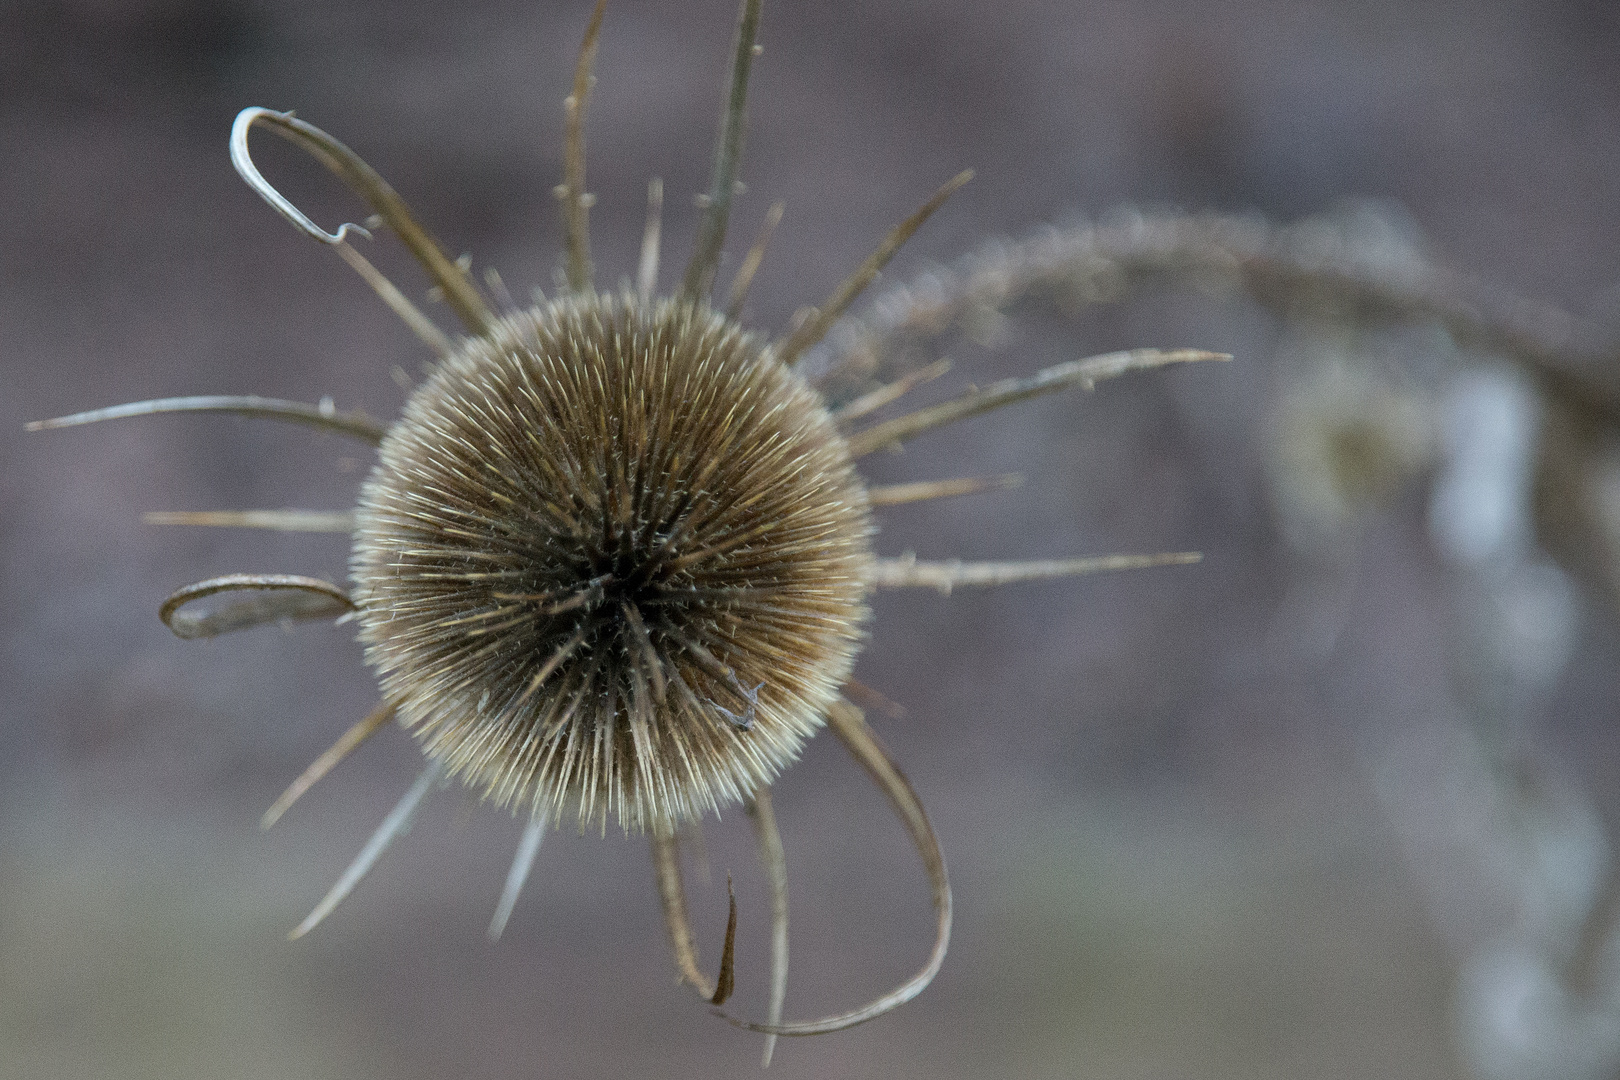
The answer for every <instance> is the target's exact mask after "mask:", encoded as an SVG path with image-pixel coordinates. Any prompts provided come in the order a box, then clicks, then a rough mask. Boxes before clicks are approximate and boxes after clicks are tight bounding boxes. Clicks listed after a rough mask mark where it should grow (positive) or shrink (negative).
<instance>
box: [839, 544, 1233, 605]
mask: <svg viewBox="0 0 1620 1080" xmlns="http://www.w3.org/2000/svg"><path fill="white" fill-rule="evenodd" d="M1203 557H1204V556H1203V555H1202V554H1201V553H1199V552H1196V551H1174V552H1166V553H1164V554H1162V555H1096V556H1091V557H1088V558H1083V559H1040V560H1032V561H1030V562H970V563H965V562H960V561H957V560H955V559H952V560H950V561H947V562H918V561H917V560H916V559H915V558H914V557H911V556H904V557H901V558H898V559H874V560H872V571H871V575H870V576H869V577H868V578H867V582H868V583H869V584H870V585H871V586H872V587H873V588H875V589H904V588H925V589H937V590H939V591H940V592H941V593H944V594H945V595H947V596H949V595H950V592H951V590H952V589H954V588H956V587H957V586H959V585H1011V584H1013V583H1014V582H1019V581H1041V580H1043V579H1046V578H1058V577H1076V576H1079V575H1081V574H1100V573H1106V572H1108V571H1113V570H1145V569H1147V568H1148V567H1151V566H1184V565H1186V564H1188V563H1195V562H1199V561H1200V560H1202V559H1203Z"/></svg>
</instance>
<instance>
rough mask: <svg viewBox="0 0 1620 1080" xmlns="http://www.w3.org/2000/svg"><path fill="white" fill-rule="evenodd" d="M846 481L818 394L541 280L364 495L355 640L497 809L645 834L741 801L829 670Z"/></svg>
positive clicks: (732, 338) (847, 515)
mask: <svg viewBox="0 0 1620 1080" xmlns="http://www.w3.org/2000/svg"><path fill="white" fill-rule="evenodd" d="M870 532H871V526H870V522H869V516H868V510H867V501H866V496H865V492H864V489H863V488H862V486H861V483H860V481H859V479H858V478H857V476H856V474H855V472H854V470H853V468H852V466H851V465H850V460H849V454H848V451H847V449H846V448H845V445H844V441H843V439H842V438H841V437H840V436H839V435H838V433H837V430H836V428H835V427H834V425H833V423H832V421H831V420H830V418H829V417H828V415H827V413H826V411H825V409H824V408H823V407H822V405H821V402H820V399H819V397H817V395H815V394H814V392H812V391H810V390H809V389H807V388H806V387H805V386H804V384H803V383H802V382H801V381H800V380H799V379H798V378H797V377H796V376H794V375H793V374H792V373H791V372H789V371H787V370H786V369H784V368H783V367H782V366H781V365H779V364H777V363H775V362H774V361H772V360H771V359H770V358H769V357H768V356H766V355H764V354H763V350H762V347H761V344H760V343H759V342H758V341H756V340H755V339H754V338H753V337H751V336H749V335H747V334H745V333H743V332H742V331H740V330H739V329H738V328H737V326H736V324H735V323H732V322H730V321H729V320H726V319H724V318H723V317H721V316H719V315H718V314H715V313H713V312H711V311H709V309H708V308H707V307H704V306H694V305H691V304H686V303H678V302H675V301H663V302H660V303H658V304H656V305H654V306H652V307H650V308H649V307H642V306H641V305H639V304H637V303H635V302H634V301H632V300H629V299H621V298H610V297H606V296H595V295H589V296H585V297H565V298H563V299H560V300H557V301H554V302H552V303H551V304H549V305H547V306H546V307H544V308H541V309H535V310H532V311H529V312H527V313H523V314H521V315H516V316H513V317H511V318H508V319H505V320H503V321H502V322H501V324H500V325H499V326H498V327H497V329H496V330H495V332H494V333H493V334H492V335H491V336H490V337H488V338H485V339H478V340H473V341H470V342H468V343H466V344H465V345H464V346H463V348H462V349H461V351H459V352H458V353H457V354H456V355H454V356H453V357H451V359H450V360H449V361H448V362H446V363H445V364H444V365H443V366H442V367H441V368H440V370H439V371H438V373H437V374H435V375H434V377H433V378H431V379H429V380H428V382H426V383H425V384H423V386H422V387H421V388H420V389H419V390H418V392H417V393H416V395H415V396H414V397H413V398H412V399H411V401H410V403H409V404H408V405H407V406H406V409H405V414H404V417H403V419H402V420H401V421H400V422H399V423H398V424H396V425H395V426H394V428H392V429H391V431H390V433H389V436H388V438H387V440H386V441H385V442H384V444H383V448H382V455H381V463H380V464H379V465H378V467H377V469H376V471H375V472H374V473H373V475H372V477H371V479H370V480H369V482H368V483H367V485H366V488H365V491H364V493H363V495H362V498H361V508H360V513H359V528H358V530H357V534H356V545H355V552H354V557H353V572H354V578H355V585H356V590H355V591H356V596H357V602H358V603H359V604H360V606H361V613H360V616H359V619H360V623H361V627H362V630H361V637H362V639H363V640H364V641H365V642H366V644H367V659H368V661H369V662H370V663H371V664H372V666H373V667H375V668H376V669H377V670H378V671H379V673H380V674H381V675H382V679H383V688H384V693H385V694H386V695H387V696H388V698H389V699H390V700H396V701H398V702H399V706H400V717H401V720H402V722H403V723H404V724H405V725H406V726H407V727H408V728H410V729H411V730H413V731H414V732H415V733H416V735H417V736H418V738H419V739H420V740H421V741H422V743H423V748H424V750H425V751H426V752H427V753H428V754H429V756H431V757H434V758H437V759H442V760H443V761H445V763H446V764H447V766H448V767H449V769H450V772H451V773H452V774H453V775H457V776H460V777H462V778H463V779H464V780H466V781H467V782H469V783H471V784H473V785H474V786H476V787H481V788H482V789H483V790H484V792H485V793H486V794H487V795H488V796H489V797H491V798H493V799H495V800H496V801H497V802H499V803H502V804H507V805H521V806H525V807H527V808H529V809H530V810H531V812H532V813H534V814H536V815H539V814H549V815H551V816H552V817H553V818H554V819H555V818H558V817H561V816H563V815H565V814H566V815H569V816H573V817H576V818H577V819H578V821H579V824H580V826H581V827H585V826H587V825H589V824H594V823H601V824H602V825H604V826H605V823H606V819H607V818H608V817H610V816H611V817H616V818H617V819H618V820H619V822H620V823H621V824H622V825H623V826H624V827H625V828H626V829H629V830H634V831H644V830H648V829H657V830H663V829H666V828H669V827H672V826H673V825H674V824H676V823H678V822H680V821H683V820H688V819H692V818H695V817H697V816H699V815H701V814H702V813H704V812H705V811H707V810H711V809H718V808H719V807H720V806H722V805H725V804H728V803H734V802H737V801H740V800H742V799H744V798H747V797H748V796H749V795H750V794H751V793H752V792H754V791H755V790H756V789H757V788H759V787H760V786H761V785H762V784H766V783H769V782H770V780H771V779H772V778H774V777H775V775H776V774H777V773H778V772H779V771H780V770H781V769H782V768H783V767H784V766H785V765H787V764H788V763H789V762H790V761H792V760H793V758H794V757H795V756H796V755H797V753H798V750H799V746H800V745H801V743H802V742H803V741H804V739H805V738H807V737H808V736H809V735H811V734H812V733H813V732H814V731H815V730H816V729H817V728H818V727H819V726H820V725H821V723H822V718H823V714H824V713H825V710H826V709H827V707H828V706H829V705H830V704H831V703H832V702H833V701H834V700H835V699H836V695H837V690H838V687H839V686H840V684H841V683H842V682H843V681H844V679H845V678H846V677H847V676H848V674H849V670H850V667H851V665H852V663H853V658H854V654H855V652H856V649H857V647H858V645H859V641H860V627H861V623H862V621H863V619H864V617H865V614H866V610H865V607H864V604H863V602H862V597H863V594H864V590H865V575H866V574H867V572H868V568H869V566H870V563H871V557H870V553H869V549H868V539H869V535H870Z"/></svg>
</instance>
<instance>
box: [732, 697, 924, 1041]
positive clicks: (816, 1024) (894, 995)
mask: <svg viewBox="0 0 1620 1080" xmlns="http://www.w3.org/2000/svg"><path fill="white" fill-rule="evenodd" d="M827 726H828V727H830V728H831V729H832V731H833V734H835V735H837V736H838V738H839V740H840V741H841V742H842V743H843V744H844V747H845V748H846V749H847V750H848V751H849V752H850V753H851V754H852V755H854V757H855V760H856V761H858V762H860V763H861V766H862V767H863V768H865V769H866V771H867V773H868V774H869V775H870V776H871V777H872V779H873V781H874V782H876V784H877V786H878V787H879V788H880V789H881V790H882V791H883V793H884V794H885V795H887V796H888V798H889V803H890V805H891V806H893V807H894V811H895V813H896V814H897V815H898V816H899V818H900V820H901V822H902V823H903V824H904V825H905V827H906V831H907V832H908V833H910V834H911V839H912V842H913V843H914V844H915V845H916V847H917V853H918V854H919V855H921V856H922V861H923V867H924V868H925V869H926V870H927V871H928V880H929V883H930V885H931V886H932V891H933V899H934V915H935V923H934V948H933V950H932V951H931V952H930V953H929V956H928V962H927V963H925V964H924V965H923V967H922V970H920V971H918V972H917V974H916V975H913V976H912V977H911V978H910V979H908V980H907V981H906V982H904V983H902V984H901V985H899V986H897V987H895V988H894V989H893V990H891V991H889V992H888V993H887V994H884V995H883V996H882V997H879V998H876V999H875V1000H873V1001H871V1002H868V1003H867V1004H865V1005H863V1006H861V1007H860V1008H858V1009H852V1010H850V1011H849V1012H845V1013H839V1014H837V1015H835V1016H826V1017H822V1018H821V1019H819V1020H809V1021H804V1022H800V1023H788V1024H780V1023H777V1024H761V1023H756V1022H753V1021H749V1020H740V1019H738V1018H736V1017H733V1016H726V1019H727V1020H729V1021H731V1022H732V1023H733V1024H736V1025H737V1026H738V1027H743V1028H747V1029H748V1030H750V1031H759V1032H763V1033H765V1034H767V1035H820V1034H823V1033H825V1032H829V1031H842V1030H843V1029H844V1028H849V1027H854V1026H855V1025H856V1024H864V1023H866V1022H867V1021H868V1020H873V1019H876V1018H877V1017H879V1016H882V1015H883V1014H884V1013H886V1012H889V1011H891V1010H893V1009H897V1008H899V1007H900V1006H901V1005H904V1004H905V1003H906V1002H908V1001H910V1000H911V999H912V998H914V997H916V996H917V995H918V994H920V993H922V992H923V990H925V989H926V988H927V987H928V984H929V983H930V982H932V981H933V980H934V976H935V975H936V974H938V972H939V968H940V965H941V964H943V963H944V962H945V952H946V950H947V949H948V948H949V947H950V942H951V882H950V878H949V876H948V875H947V874H946V871H945V855H944V853H943V852H942V851H940V848H939V838H938V837H937V836H935V835H934V827H933V825H931V824H929V821H928V814H927V812H926V811H924V810H923V806H922V801H921V800H919V799H918V798H917V793H916V792H915V791H913V790H912V788H911V782H910V781H909V780H907V779H906V777H905V774H904V773H902V772H901V771H900V769H899V767H898V766H897V765H895V763H894V759H893V758H891V757H890V756H889V752H888V751H887V750H885V749H884V748H883V744H882V743H880V742H878V739H877V736H876V735H875V734H873V732H872V729H871V728H870V727H868V726H867V723H866V717H865V715H864V714H863V713H862V712H861V710H860V709H858V708H856V707H855V706H854V705H852V704H850V703H849V702H848V701H846V700H843V699H840V700H839V701H837V702H834V703H833V706H832V708H830V709H828V710H827ZM722 1015H725V1014H722Z"/></svg>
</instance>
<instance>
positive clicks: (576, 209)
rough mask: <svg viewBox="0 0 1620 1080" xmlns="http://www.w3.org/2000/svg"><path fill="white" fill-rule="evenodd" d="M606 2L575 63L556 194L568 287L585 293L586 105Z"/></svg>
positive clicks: (601, 0)
mask: <svg viewBox="0 0 1620 1080" xmlns="http://www.w3.org/2000/svg"><path fill="white" fill-rule="evenodd" d="M606 10H607V0H596V7H595V9H594V10H593V11H592V12H591V21H590V22H588V23H587V24H586V25H585V39H584V41H582V42H581V43H580V46H579V60H578V61H577V62H576V63H575V64H574V89H573V92H572V93H570V94H569V95H568V97H566V98H565V99H563V116H564V118H565V119H564V124H565V134H564V136H563V182H562V184H561V185H560V186H559V187H558V188H557V195H558V197H559V198H561V199H562V201H563V228H564V232H565V233H566V234H567V247H568V287H569V288H570V289H572V290H574V291H575V292H577V293H578V292H585V291H586V290H588V289H589V288H590V287H591V278H592V276H593V272H592V268H591V227H590V196H588V195H587V194H586V193H585V104H586V101H587V100H588V99H589V97H590V93H591V81H592V80H591V68H592V67H593V66H594V65H595V63H596V44H597V41H598V39H599V38H600V37H601V34H602V14H603V13H604V12H605V11H606Z"/></svg>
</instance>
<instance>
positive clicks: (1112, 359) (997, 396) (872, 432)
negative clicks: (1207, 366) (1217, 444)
mask: <svg viewBox="0 0 1620 1080" xmlns="http://www.w3.org/2000/svg"><path fill="white" fill-rule="evenodd" d="M1230 359H1232V358H1231V357H1230V356H1229V355H1227V354H1226V353H1213V352H1206V351H1204V350H1202V349H1172V350H1164V349H1129V350H1126V351H1124V352H1113V353H1105V354H1103V355H1102V356H1093V357H1090V358H1089V359H1086V360H1070V361H1068V362H1066V363H1062V364H1055V365H1053V366H1052V367H1049V368H1047V369H1045V370H1044V371H1039V372H1036V373H1035V374H1034V375H1031V376H1029V377H1028V378H1025V379H1003V380H1001V381H1000V382H996V383H991V384H990V385H989V386H986V387H984V388H982V389H974V390H969V391H968V392H967V393H965V394H963V395H962V396H960V397H958V398H955V399H953V400H951V401H946V402H941V403H940V404H938V405H930V406H928V407H927V408H924V409H918V410H917V411H916V412H912V413H907V414H906V415H904V416H897V417H895V418H894V419H893V420H886V421H884V422H883V423H881V424H874V425H873V426H872V427H869V428H866V429H865V430H863V431H857V432H856V433H855V434H853V435H851V436H849V438H848V440H846V441H847V443H848V446H849V453H850V456H851V457H861V456H863V455H865V454H870V453H871V452H872V451H874V450H879V449H882V448H883V447H885V446H892V445H895V444H897V443H901V442H904V441H905V440H906V439H909V438H912V437H913V436H916V435H920V434H922V433H923V432H925V431H928V430H930V429H931V428H937V427H941V426H943V425H945V424H950V423H954V422H955V421H957V420H965V419H967V418H968V417H970V416H977V415H979V414H980V413H984V412H989V411H990V410H991V409H999V408H1001V407H1002V406H1003V405H1011V404H1012V403H1013V402H1015V401H1023V400H1024V399H1025V398H1032V397H1037V396H1039V395H1041V394H1050V393H1052V392H1054V391H1056V390H1063V389H1067V388H1068V387H1070V386H1079V387H1082V388H1083V389H1086V390H1090V389H1091V388H1092V387H1093V386H1095V385H1096V384H1097V383H1099V382H1101V381H1102V380H1104V379H1111V378H1114V377H1115V376H1116V375H1123V374H1125V373H1126V372H1128V371H1143V370H1146V369H1148V368H1156V367H1163V366H1164V365H1166V364H1185V363H1193V362H1196V361H1199V360H1230Z"/></svg>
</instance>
